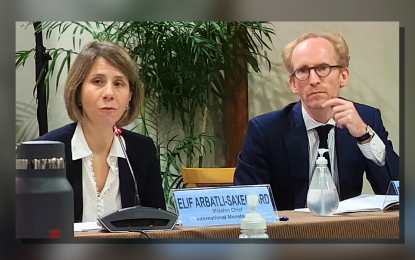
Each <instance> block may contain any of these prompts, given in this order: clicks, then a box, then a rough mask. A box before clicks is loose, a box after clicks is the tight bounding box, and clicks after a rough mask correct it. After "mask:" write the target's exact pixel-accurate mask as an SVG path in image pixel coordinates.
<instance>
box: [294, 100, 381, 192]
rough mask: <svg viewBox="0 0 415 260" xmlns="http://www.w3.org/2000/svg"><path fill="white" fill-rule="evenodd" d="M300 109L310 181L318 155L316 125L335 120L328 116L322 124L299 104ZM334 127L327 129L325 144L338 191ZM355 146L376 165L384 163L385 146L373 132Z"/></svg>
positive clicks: (328, 123)
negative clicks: (368, 139)
mask: <svg viewBox="0 0 415 260" xmlns="http://www.w3.org/2000/svg"><path fill="white" fill-rule="evenodd" d="M301 111H302V114H303V119H304V124H305V127H306V130H307V136H308V151H309V163H310V164H309V167H310V168H309V169H310V171H309V177H310V182H311V177H312V176H313V172H314V168H315V165H316V159H317V156H318V147H319V145H320V140H319V137H318V133H317V131H316V130H315V128H316V127H318V126H321V125H326V124H327V125H333V126H334V127H335V126H336V121H334V120H333V118H330V120H329V121H328V122H327V123H326V124H322V123H320V122H317V121H316V120H314V119H313V118H312V117H311V116H310V115H309V114H308V113H307V110H305V108H304V106H303V105H302V106H301ZM334 127H333V128H332V129H331V130H330V131H329V135H328V140H327V145H328V147H329V157H330V162H332V163H331V165H330V166H331V169H330V172H331V173H332V176H333V181H334V183H335V184H336V187H337V190H338V192H339V193H340V187H339V174H338V169H337V156H336V149H335V143H334V140H335V138H334V133H335V131H334ZM356 143H357V146H358V147H359V149H360V151H362V153H363V155H364V156H365V157H366V158H367V159H369V160H371V161H373V162H374V163H376V164H377V165H378V166H384V165H385V156H386V147H385V144H384V143H383V141H382V139H380V137H379V136H378V135H377V134H376V133H375V135H374V136H373V138H372V140H370V142H368V143H365V144H360V143H358V142H357V140H356Z"/></svg>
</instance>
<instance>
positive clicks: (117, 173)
mask: <svg viewBox="0 0 415 260" xmlns="http://www.w3.org/2000/svg"><path fill="white" fill-rule="evenodd" d="M64 95H65V105H66V109H67V112H68V115H69V117H70V118H71V119H72V120H73V121H75V123H72V124H69V125H66V126H64V127H61V128H59V129H56V130H54V131H52V132H49V133H47V134H45V135H43V136H41V137H40V138H38V140H53V141H61V142H63V143H64V144H65V156H66V158H65V159H66V174H67V178H68V180H69V182H70V183H71V185H72V188H73V190H74V207H75V210H74V212H75V222H87V221H95V220H96V219H97V218H99V217H101V216H103V215H105V214H107V213H110V212H112V211H115V210H118V209H121V208H126V207H131V206H134V198H135V187H134V181H133V177H132V173H131V172H130V169H129V166H128V164H127V161H126V159H125V155H124V153H123V150H122V145H121V143H120V141H119V139H118V138H117V137H116V136H115V135H114V126H116V127H123V126H126V125H128V124H129V123H131V122H132V121H133V120H134V119H135V118H136V117H137V116H138V114H139V112H140V108H141V105H140V102H141V96H142V90H141V88H140V82H139V79H138V75H137V67H136V65H135V63H134V62H133V61H132V60H131V58H130V56H129V55H128V54H127V53H126V52H125V51H124V50H123V49H122V48H121V47H120V46H118V45H116V44H113V43H109V42H92V43H90V44H88V45H87V46H85V48H84V49H83V50H82V51H81V52H80V53H79V56H78V57H77V59H76V60H75V62H74V64H73V65H72V67H71V70H70V71H69V74H68V78H67V80H66V83H65V89H64ZM121 139H122V142H123V143H124V146H125V148H126V152H127V156H128V159H129V160H130V163H131V166H132V169H133V172H134V176H135V179H136V181H137V184H138V185H137V186H138V192H139V196H140V199H141V205H142V206H147V207H155V208H162V209H165V208H166V205H165V201H164V195H163V190H162V186H161V175H160V164H159V162H158V160H157V157H156V149H155V146H154V144H153V141H152V140H151V138H148V137H144V136H142V135H139V134H137V133H133V132H130V131H127V130H122V134H121Z"/></svg>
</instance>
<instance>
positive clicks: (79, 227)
mask: <svg viewBox="0 0 415 260" xmlns="http://www.w3.org/2000/svg"><path fill="white" fill-rule="evenodd" d="M73 229H74V231H75V232H80V231H89V230H97V229H103V228H102V227H101V226H100V225H98V223H97V222H96V221H94V222H82V223H74V225H73Z"/></svg>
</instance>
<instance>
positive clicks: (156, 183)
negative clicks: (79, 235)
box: [37, 123, 166, 222]
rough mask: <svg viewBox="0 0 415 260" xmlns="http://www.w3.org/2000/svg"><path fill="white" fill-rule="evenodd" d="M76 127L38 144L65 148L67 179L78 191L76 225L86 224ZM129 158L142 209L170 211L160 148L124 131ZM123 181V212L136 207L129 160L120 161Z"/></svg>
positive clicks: (119, 167) (51, 133)
mask: <svg viewBox="0 0 415 260" xmlns="http://www.w3.org/2000/svg"><path fill="white" fill-rule="evenodd" d="M75 129H76V123H72V124H69V125H66V126H64V127H61V128H59V129H56V130H54V131H51V132H49V133H47V134H45V135H43V136H41V137H39V138H38V139H37V140H50V141H60V142H63V143H64V144H65V160H66V176H67V178H68V180H69V183H70V184H71V185H72V188H73V191H74V208H75V209H74V212H75V222H81V221H82V213H83V200H82V159H78V160H75V161H73V160H72V151H71V139H72V136H73V135H74V133H75ZM121 135H122V137H123V138H124V140H125V145H126V150H127V156H128V159H129V160H130V163H131V167H132V168H133V171H134V175H135V179H136V181H137V183H138V185H137V186H138V193H139V196H140V199H141V205H142V206H146V207H154V208H162V209H166V203H165V200H164V194H163V188H162V185H161V175H160V163H159V161H158V160H157V156H156V148H155V146H154V143H153V141H152V140H151V138H149V137H144V136H142V135H140V134H137V133H133V132H131V131H127V130H125V129H123V131H122V134H121ZM118 170H119V178H120V193H121V205H122V207H123V208H127V207H131V206H134V194H135V189H134V181H133V177H132V175H131V172H130V169H129V167H128V163H127V160H126V159H124V158H118Z"/></svg>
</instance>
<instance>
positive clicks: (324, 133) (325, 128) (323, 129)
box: [315, 125, 333, 142]
mask: <svg viewBox="0 0 415 260" xmlns="http://www.w3.org/2000/svg"><path fill="white" fill-rule="evenodd" d="M332 127H333V126H332V125H321V126H319V127H316V128H315V130H316V131H317V133H318V137H319V138H320V142H321V141H322V140H325V141H327V137H328V136H329V132H330V130H331V128H332Z"/></svg>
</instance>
